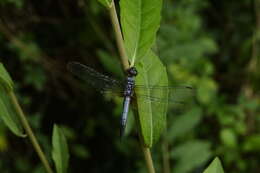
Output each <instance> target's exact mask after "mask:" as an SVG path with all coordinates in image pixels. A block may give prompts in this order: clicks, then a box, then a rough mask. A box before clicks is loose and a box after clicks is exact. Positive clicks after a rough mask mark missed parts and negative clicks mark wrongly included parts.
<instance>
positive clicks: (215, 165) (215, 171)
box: [203, 157, 224, 173]
mask: <svg viewBox="0 0 260 173" xmlns="http://www.w3.org/2000/svg"><path fill="white" fill-rule="evenodd" d="M203 173H224V170H223V168H222V165H221V162H220V160H219V158H218V157H216V158H215V159H214V160H213V161H212V162H211V164H210V165H209V167H208V168H207V169H206V170H205V171H204V172H203Z"/></svg>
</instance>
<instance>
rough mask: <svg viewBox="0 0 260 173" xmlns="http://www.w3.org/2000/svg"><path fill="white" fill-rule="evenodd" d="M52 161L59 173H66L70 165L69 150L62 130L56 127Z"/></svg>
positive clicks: (53, 135)
mask: <svg viewBox="0 0 260 173" xmlns="http://www.w3.org/2000/svg"><path fill="white" fill-rule="evenodd" d="M52 159H53V160H54V162H55V166H56V171H57V173H66V172H67V169H68V163H69V149H68V145H67V141H66V138H65V136H64V134H63V132H62V130H61V129H60V128H59V127H58V126H57V125H54V127H53V134H52Z"/></svg>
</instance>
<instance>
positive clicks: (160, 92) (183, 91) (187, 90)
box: [135, 85, 194, 105]
mask: <svg viewBox="0 0 260 173" xmlns="http://www.w3.org/2000/svg"><path fill="white" fill-rule="evenodd" d="M135 94H136V96H137V97H138V98H139V99H143V100H146V101H152V102H168V103H169V104H176V105H178V104H179V105H182V104H186V103H187V102H189V101H190V100H192V98H193V96H194V89H193V88H192V87H190V86H186V85H178V86H145V85H136V86H135Z"/></svg>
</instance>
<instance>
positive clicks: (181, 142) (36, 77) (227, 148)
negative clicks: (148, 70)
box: [0, 0, 260, 173]
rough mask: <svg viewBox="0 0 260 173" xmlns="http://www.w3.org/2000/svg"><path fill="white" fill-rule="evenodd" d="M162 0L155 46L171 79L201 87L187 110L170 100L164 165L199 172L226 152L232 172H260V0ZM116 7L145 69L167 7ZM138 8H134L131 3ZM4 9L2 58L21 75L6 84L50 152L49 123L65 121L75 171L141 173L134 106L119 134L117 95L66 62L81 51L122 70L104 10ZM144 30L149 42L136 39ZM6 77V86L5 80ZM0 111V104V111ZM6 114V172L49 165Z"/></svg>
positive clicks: (17, 1) (99, 64)
mask: <svg viewBox="0 0 260 173" xmlns="http://www.w3.org/2000/svg"><path fill="white" fill-rule="evenodd" d="M103 2H110V1H103ZM132 2H135V1H132ZM138 2H139V1H138ZM145 2H148V1H145ZM149 2H150V1H149ZM156 2H157V3H158V5H157V6H158V9H160V8H161V5H163V7H162V10H161V12H162V21H161V26H160V29H159V32H158V40H157V41H156V43H157V46H158V50H159V51H158V52H159V53H158V55H159V56H160V58H161V61H162V62H163V64H164V66H165V67H166V69H167V72H168V79H169V84H179V83H181V84H190V85H192V86H194V88H195V96H194V101H195V104H194V105H192V106H191V107H188V108H186V109H184V110H183V111H182V112H176V111H174V110H172V109H170V111H169V112H168V114H167V129H168V130H167V131H166V132H165V133H164V134H163V137H162V138H161V140H160V141H159V142H158V143H157V144H155V143H154V142H153V143H152V144H153V156H154V162H155V167H156V169H157V172H165V173H166V171H167V163H168V165H169V168H170V170H173V171H175V172H178V173H180V172H183V173H185V172H186V173H188V172H203V170H204V169H205V166H206V165H207V164H208V163H209V161H210V160H212V157H213V156H219V158H220V159H221V161H222V164H223V167H224V168H225V172H229V173H240V172H241V173H242V172H250V173H251V172H252V173H255V172H258V169H259V162H260V160H259V157H258V155H259V143H260V142H259V141H260V140H259V131H260V129H259V125H258V124H259V121H260V118H259V112H260V107H259V105H260V104H259V100H260V99H259V93H258V90H259V87H260V85H259V79H260V73H259V68H258V65H259V37H257V33H254V32H255V31H259V26H260V25H259V24H258V23H257V21H259V16H260V15H259V14H258V13H259V11H260V10H259V0H254V1H248V0H245V1H233V0H232V1H224V0H220V1H209V0H206V1H199V0H175V1H172V0H165V1H164V2H163V4H161V2H162V1H160V2H159V1H156ZM116 5H117V7H119V6H120V5H121V6H122V7H121V8H122V15H121V17H122V18H124V19H125V20H122V22H123V23H124V22H125V24H123V23H122V25H123V26H122V27H123V33H124V36H125V37H126V38H125V39H126V40H127V43H126V44H127V45H128V46H127V51H128V56H129V58H130V59H131V58H132V57H133V55H134V52H135V51H133V50H137V51H136V62H135V63H136V64H135V65H137V66H140V64H138V61H139V60H140V61H146V60H145V58H147V57H146V56H144V55H145V54H146V52H148V51H150V49H151V46H152V45H153V44H154V43H155V40H154V39H155V34H156V31H157V29H158V26H159V21H160V19H159V18H158V14H159V13H160V12H159V11H156V12H155V13H149V12H150V11H149V9H144V6H140V3H133V4H131V6H129V4H126V0H125V1H123V0H122V1H121V4H118V3H117V2H116ZM132 5H133V6H134V7H136V8H129V7H132ZM152 5H154V4H153V3H151V4H150V6H151V7H149V8H153V6H152ZM253 8H254V9H253ZM132 10H141V11H143V12H147V13H148V14H150V15H151V16H150V17H151V19H152V18H153V20H147V19H143V18H137V17H136V16H135V15H136V14H137V13H135V11H132ZM146 10H147V11H146ZM0 11H1V19H0V45H1V49H0V61H1V63H3V64H4V65H5V67H6V68H7V71H8V72H10V76H12V79H13V80H14V81H15V82H14V83H15V85H14V86H13V85H9V84H8V85H7V86H13V88H14V89H15V90H16V93H17V94H18V98H19V101H20V102H21V105H22V107H23V108H24V110H25V112H26V113H27V114H28V116H27V117H28V119H29V121H30V123H31V125H32V128H33V129H34V130H35V131H36V135H37V137H38V139H39V142H40V143H41V145H42V146H43V149H44V151H45V152H46V153H47V158H48V159H49V160H51V150H52V149H51V137H50V134H51V131H52V129H51V127H52V124H53V123H58V124H62V125H63V126H62V127H63V128H62V130H63V133H64V135H65V136H66V139H67V140H68V146H69V148H70V158H71V159H70V163H69V165H70V166H69V167H70V169H71V170H73V172H82V170H87V171H88V172H93V173H95V172H125V173H128V172H140V173H141V172H146V169H145V167H144V163H143V161H140V160H142V153H140V149H139V148H138V145H139V144H138V143H137V135H136V134H137V133H136V129H137V127H136V123H134V120H133V117H131V116H132V114H131V115H129V116H130V119H129V121H128V126H127V134H128V136H127V137H126V138H124V139H123V140H122V141H121V142H120V140H119V139H118V129H119V127H118V124H119V123H118V120H119V116H120V111H121V107H122V105H121V104H122V103H121V100H118V99H117V98H109V97H103V96H101V95H99V94H98V93H97V92H95V91H94V90H91V89H86V87H85V86H82V85H81V84H80V83H79V82H78V81H77V80H75V79H74V78H73V77H72V76H70V75H69V74H68V72H67V71H66V69H65V66H66V64H67V62H68V61H71V60H77V61H81V62H82V63H84V64H87V65H90V66H94V67H95V68H96V69H97V70H98V71H102V70H103V71H104V70H105V71H106V72H107V73H110V74H111V75H115V76H117V77H119V78H120V77H122V76H123V75H122V70H121V69H120V65H119V64H118V59H117V57H118V55H117V53H116V52H117V49H116V47H115V42H114V33H113V30H112V27H110V21H109V16H108V13H107V11H106V10H105V8H103V7H102V6H101V5H100V3H99V2H98V1H97V0H90V1H84V0H78V1H75V2H73V3H71V2H69V1H64V2H62V3H61V2H58V1H51V2H47V1H42V2H41V3H40V4H39V2H33V1H28V2H26V3H24V1H22V0H4V1H1V2H0ZM130 14H131V15H130ZM144 14H145V13H144ZM154 16H156V17H154ZM126 19H127V20H126ZM140 19H141V20H140ZM129 21H131V22H129ZM145 21H151V22H152V23H153V27H149V26H147V25H146V24H148V23H145ZM132 23H135V25H133V26H138V27H137V28H134V27H132V25H131V24H132ZM144 28H149V29H148V30H149V32H147V33H146V32H145V31H144ZM135 29H137V30H138V32H136V31H135ZM142 29H143V30H142ZM140 33H143V36H144V39H143V40H140V39H139V37H137V35H138V34H140ZM127 34H129V35H127ZM145 34H150V35H149V37H148V36H147V37H146V36H145ZM146 41H147V42H146ZM136 45H144V47H140V48H137V47H136ZM147 61H148V60H147ZM150 61H152V58H151V59H150V60H149V61H148V62H150ZM145 65H146V64H145ZM139 68H140V67H139ZM2 69H3V68H2V67H1V68H0V73H1V77H2V76H3V71H2ZM162 69H164V67H163V66H162ZM139 71H141V69H140V70H139ZM156 75H157V74H156ZM1 77H0V83H1V86H2V85H3V82H4V83H6V82H7V81H6V80H5V81H3V79H2V78H1ZM8 88H9V89H10V87H8ZM5 90H6V88H5ZM3 91H4V90H2V89H1V91H0V92H1V93H0V94H1V95H2V94H3V93H6V91H5V92H3ZM2 100H3V99H2V98H1V100H0V101H2ZM6 102H7V101H4V103H6ZM1 105H2V107H3V104H1ZM8 105H9V104H8ZM5 107H6V106H5ZM4 110H5V109H4V108H1V109H0V112H1V113H2V114H1V115H3V111H4ZM5 112H6V111H5ZM163 118H164V117H163ZM165 120H166V117H165ZM3 122H4V121H0V152H1V158H3V159H1V160H0V172H21V173H23V172H32V173H36V172H37V173H39V172H43V167H42V166H41V164H40V162H39V161H35V160H36V159H35V153H34V152H33V151H32V150H31V147H30V146H29V144H28V143H27V142H26V143H25V142H23V140H17V139H16V138H14V137H13V136H12V135H9V131H8V130H6V126H5V125H4V123H3ZM150 122H151V121H150ZM161 122H163V121H161ZM5 124H7V123H5ZM156 128H157V127H156ZM158 128H160V129H161V127H159V126H158ZM159 131H160V130H159ZM150 132H151V128H150ZM22 134H23V133H22ZM155 138H157V137H155ZM152 140H153V139H152ZM148 141H151V138H149V139H148ZM147 143H148V142H147ZM154 144H155V145H154ZM149 145H151V143H150V144H149ZM162 148H163V152H162ZM13 158H15V162H14V161H13V160H14V159H13ZM215 170H218V171H220V172H221V171H222V168H221V166H220V162H219V160H218V159H215V160H214V161H213V162H212V164H211V165H210V166H209V168H208V169H206V170H205V172H207V173H208V172H209V171H210V173H211V172H214V171H215Z"/></svg>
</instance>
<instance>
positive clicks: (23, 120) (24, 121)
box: [9, 91, 53, 173]
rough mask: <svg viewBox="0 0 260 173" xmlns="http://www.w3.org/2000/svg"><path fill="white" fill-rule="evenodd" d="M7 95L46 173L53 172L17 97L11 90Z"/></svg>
mask: <svg viewBox="0 0 260 173" xmlns="http://www.w3.org/2000/svg"><path fill="white" fill-rule="evenodd" d="M9 95H10V98H11V101H12V103H13V104H14V107H15V110H16V111H17V113H18V115H19V118H20V120H21V123H22V125H23V127H24V129H25V132H26V134H27V135H28V137H29V139H30V141H31V143H32V145H33V147H34V149H35V151H36V153H37V154H38V156H39V158H40V160H41V161H42V164H43V166H44V167H45V169H46V171H47V173H53V171H52V169H51V167H50V164H49V162H48V161H47V159H46V157H45V155H44V153H43V151H42V149H41V147H40V145H39V143H38V141H37V139H36V137H35V135H34V133H33V131H32V129H31V127H30V125H29V123H28V121H27V119H26V117H25V115H24V113H23V111H22V109H21V107H20V105H19V103H18V101H17V99H16V96H15V94H14V93H13V92H12V91H11V92H9Z"/></svg>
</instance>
